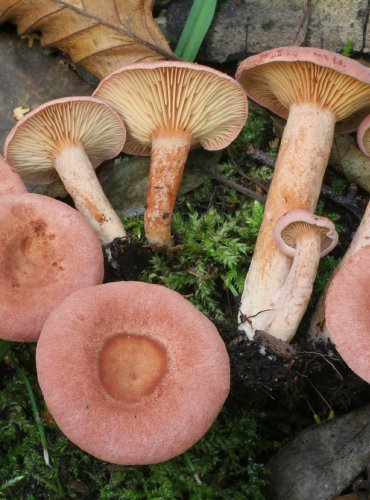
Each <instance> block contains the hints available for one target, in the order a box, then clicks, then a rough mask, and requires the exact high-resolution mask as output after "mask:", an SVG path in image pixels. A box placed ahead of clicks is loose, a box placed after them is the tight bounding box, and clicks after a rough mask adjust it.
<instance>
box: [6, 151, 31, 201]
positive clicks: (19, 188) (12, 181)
mask: <svg viewBox="0 0 370 500" xmlns="http://www.w3.org/2000/svg"><path fill="white" fill-rule="evenodd" d="M22 193H27V188H26V186H25V185H24V182H23V181H22V179H21V178H20V177H19V174H18V173H17V172H16V170H15V169H14V168H13V167H12V166H11V165H10V163H9V162H7V161H6V160H5V158H3V157H2V156H1V155H0V195H2V194H22Z"/></svg>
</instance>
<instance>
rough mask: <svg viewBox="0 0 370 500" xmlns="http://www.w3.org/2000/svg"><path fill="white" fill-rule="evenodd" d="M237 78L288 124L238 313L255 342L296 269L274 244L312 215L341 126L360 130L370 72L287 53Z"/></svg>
mask: <svg viewBox="0 0 370 500" xmlns="http://www.w3.org/2000/svg"><path fill="white" fill-rule="evenodd" d="M236 78H237V80H238V81H239V82H240V83H241V84H242V85H243V87H244V88H245V90H246V93H247V95H248V96H249V97H250V98H251V99H253V100H255V101H256V102H258V103H259V104H261V105H263V106H265V107H266V108H268V109H269V110H271V111H272V112H274V113H276V114H277V115H279V116H282V117H283V118H287V123H286V127H285V130H284V134H283V137H282V140H281V145H280V150H279V155H278V158H277V162H276V168H275V174H274V178H273V181H272V183H271V186H270V190H269V195H268V198H267V202H266V206H265V213H264V218H263V221H262V226H261V229H260V233H259V236H258V239H257V243H256V248H255V252H254V256H253V259H252V263H251V265H250V268H249V271H248V274H247V277H246V281H245V287H244V292H243V296H242V303H241V308H240V320H241V324H240V329H242V330H244V331H245V332H246V333H247V335H248V336H249V337H253V335H254V332H255V330H266V324H265V320H266V319H267V318H268V316H269V312H268V311H269V310H270V309H272V308H274V307H275V302H276V300H277V299H278V297H279V295H280V289H281V287H282V286H283V284H284V282H285V279H286V277H287V275H288V273H289V268H290V265H291V261H290V259H289V258H288V257H287V256H286V255H284V254H283V253H282V252H280V251H279V249H278V246H277V244H276V243H275V242H274V239H273V234H272V233H273V228H274V226H275V223H276V221H277V220H278V219H279V217H281V215H283V214H284V213H285V212H287V211H289V210H293V209H296V208H302V209H305V210H309V211H311V212H314V210H315V207H316V204H317V200H318V197H319V193H320V187H321V183H322V178H323V175H324V172H325V168H326V165H327V162H328V157H329V153H330V148H331V144H332V140H333V134H334V127H335V124H336V123H337V122H338V123H337V127H338V129H339V130H340V131H342V132H343V131H351V130H354V129H356V128H357V125H358V123H359V121H360V119H361V118H360V115H361V113H360V110H361V109H362V108H364V107H365V106H367V107H369V106H370V71H369V69H368V68H366V67H364V66H362V65H361V64H360V63H358V62H356V61H353V60H351V59H349V58H347V57H344V56H340V55H338V54H335V53H331V52H328V51H325V50H322V49H317V48H311V47H282V48H277V49H272V50H269V51H266V52H263V53H261V54H258V55H256V56H252V57H249V58H248V59H246V60H245V61H244V62H242V63H241V65H240V66H239V69H238V71H237V74H236Z"/></svg>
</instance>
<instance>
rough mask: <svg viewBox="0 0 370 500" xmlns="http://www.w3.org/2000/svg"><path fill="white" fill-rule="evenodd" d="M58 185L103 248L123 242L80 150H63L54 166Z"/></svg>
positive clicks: (117, 223)
mask: <svg viewBox="0 0 370 500" xmlns="http://www.w3.org/2000/svg"><path fill="white" fill-rule="evenodd" d="M54 166H55V169H56V170H57V172H58V174H59V177H60V179H61V181H62V182H63V184H64V186H65V188H66V190H67V192H68V193H69V194H70V195H71V197H72V199H73V201H74V203H75V206H76V208H77V210H79V212H81V214H82V215H83V216H84V217H85V218H86V219H87V221H88V222H89V224H90V225H91V226H92V227H93V228H94V229H95V231H96V232H97V234H98V236H99V238H100V240H101V242H102V243H103V245H107V244H109V243H111V242H112V241H113V240H114V239H115V238H126V231H125V228H124V227H123V224H122V222H121V221H120V219H119V217H118V215H117V214H116V212H115V211H114V209H113V207H112V205H111V204H110V202H109V200H108V198H107V197H106V196H105V194H104V192H103V190H102V187H101V185H100V183H99V180H98V178H97V177H96V174H95V170H94V168H93V167H92V165H91V163H90V160H89V158H88V156H87V155H86V153H85V150H84V148H83V147H82V146H79V145H74V146H66V147H64V148H63V149H61V150H60V151H59V152H58V154H57V155H56V157H55V163H54Z"/></svg>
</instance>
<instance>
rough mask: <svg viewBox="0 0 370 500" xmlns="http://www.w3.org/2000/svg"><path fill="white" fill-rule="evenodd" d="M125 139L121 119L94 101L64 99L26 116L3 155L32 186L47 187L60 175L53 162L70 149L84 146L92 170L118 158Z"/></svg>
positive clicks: (9, 140) (11, 135) (86, 97)
mask: <svg viewBox="0 0 370 500" xmlns="http://www.w3.org/2000/svg"><path fill="white" fill-rule="evenodd" d="M125 139H126V131H125V127H124V124H123V122H122V120H121V118H120V117H119V115H118V114H117V113H116V112H115V111H114V110H113V109H112V108H111V107H110V106H108V105H107V104H106V103H104V102H102V101H100V100H99V99H96V98H94V97H88V96H82V97H64V98H61V99H55V100H54V101H50V102H47V103H45V104H42V105H41V106H39V107H38V108H36V109H34V110H33V111H31V112H30V113H28V114H27V115H25V116H24V117H23V118H22V119H21V120H19V122H18V123H17V124H16V125H15V126H14V127H13V128H12V130H11V131H10V133H9V135H8V136H7V138H6V141H5V146H4V155H5V157H6V158H7V160H9V161H10V163H11V164H12V165H13V166H14V167H15V168H16V169H17V170H18V172H19V174H20V175H21V177H22V178H23V179H24V180H26V181H29V182H34V183H37V184H47V183H49V182H53V181H56V180H57V179H58V174H57V172H56V170H55V168H54V159H55V157H56V156H57V154H58V151H60V150H62V149H63V148H65V147H68V146H81V147H82V148H83V149H84V151H85V153H86V154H87V156H88V158H89V160H90V162H91V164H92V166H93V167H94V168H96V167H97V166H98V165H100V164H101V163H102V162H103V161H105V160H109V159H111V158H114V157H115V156H117V155H118V154H119V153H120V152H121V151H122V148H123V144H124V142H125Z"/></svg>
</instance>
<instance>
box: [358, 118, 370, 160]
mask: <svg viewBox="0 0 370 500" xmlns="http://www.w3.org/2000/svg"><path fill="white" fill-rule="evenodd" d="M357 145H358V147H359V148H360V149H361V151H362V152H363V153H364V155H366V156H370V115H368V116H367V117H366V118H364V119H363V120H362V122H361V123H360V126H359V127H358V129H357Z"/></svg>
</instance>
